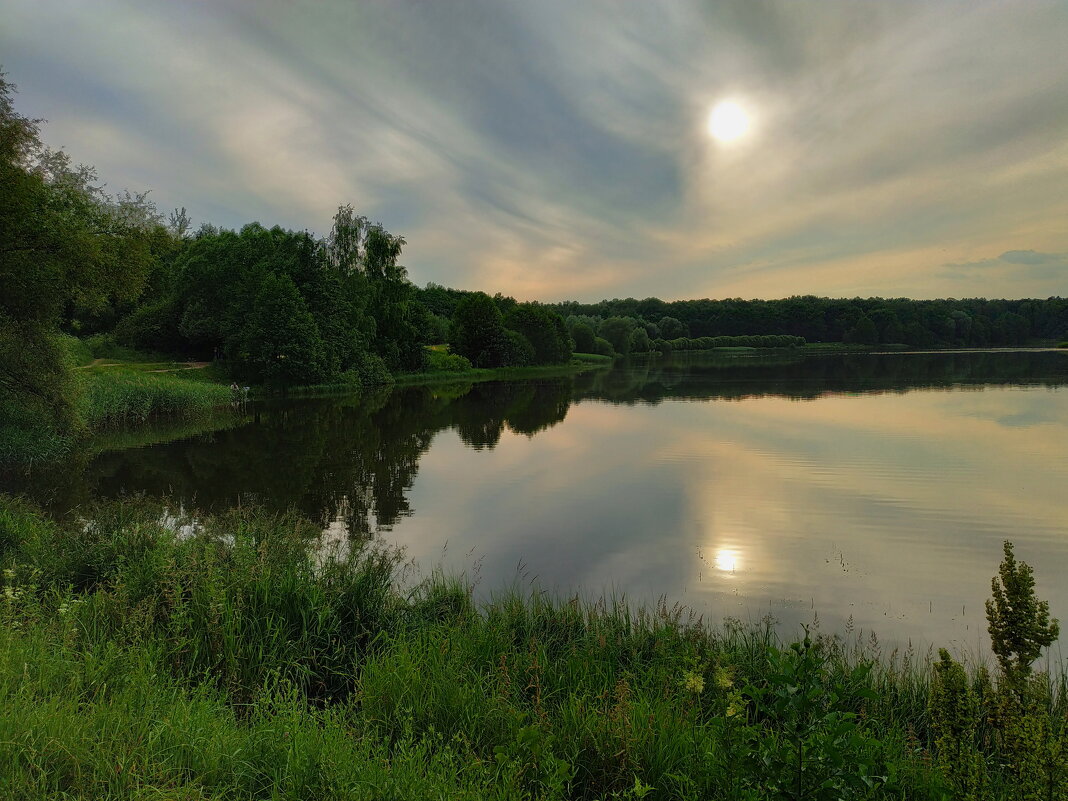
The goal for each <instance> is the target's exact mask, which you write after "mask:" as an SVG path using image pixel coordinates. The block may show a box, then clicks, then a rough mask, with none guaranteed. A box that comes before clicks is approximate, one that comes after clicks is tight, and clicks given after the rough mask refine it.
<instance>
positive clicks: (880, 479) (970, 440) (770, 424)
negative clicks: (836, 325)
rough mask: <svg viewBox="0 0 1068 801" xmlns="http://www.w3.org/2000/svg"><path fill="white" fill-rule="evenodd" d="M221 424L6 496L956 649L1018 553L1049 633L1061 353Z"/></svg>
mask: <svg viewBox="0 0 1068 801" xmlns="http://www.w3.org/2000/svg"><path fill="white" fill-rule="evenodd" d="M220 426H221V428H219V430H216V431H214V432H211V433H206V434H200V435H196V436H184V437H183V433H184V432H182V431H181V430H180V429H178V430H173V431H168V430H167V429H160V430H158V431H153V432H150V433H146V434H138V435H135V436H126V437H124V438H122V439H116V440H115V441H113V442H110V443H103V444H102V445H101V447H104V446H106V447H110V448H113V450H106V451H104V452H101V453H98V454H97V455H95V456H84V457H82V458H81V459H80V460H78V461H77V462H76V463H73V464H70V465H66V466H64V467H62V468H58V469H55V470H51V471H43V472H42V471H38V472H36V473H35V474H34V475H33V476H32V477H31V478H30V479H28V480H27V479H20V480H17V481H16V480H15V479H10V478H9V479H8V482H9V483H16V484H18V485H19V486H20V487H22V488H23V489H29V490H30V491H32V492H33V493H34V494H36V495H38V497H40V498H42V499H43V500H45V501H46V502H47V503H50V504H53V505H54V506H56V507H58V508H70V507H71V506H74V505H77V504H83V503H85V502H86V501H88V500H90V499H92V498H93V497H97V496H114V495H118V494H121V493H125V492H140V493H147V494H149V495H152V496H156V495H160V496H162V495H166V496H170V497H171V498H174V499H179V500H184V501H186V502H188V503H192V504H196V505H198V506H200V507H211V508H221V507H225V506H228V505H231V504H236V503H238V502H242V503H248V502H251V501H254V502H257V503H260V504H263V505H266V506H267V507H270V508H286V507H290V506H296V507H298V508H299V509H301V510H302V511H303V512H305V513H306V514H308V515H310V516H312V517H313V518H315V519H317V520H319V521H320V522H321V524H322V526H323V528H324V530H327V531H328V532H329V534H330V536H332V537H340V538H345V537H349V536H352V537H362V536H367V535H369V534H372V533H378V534H379V535H380V536H382V537H383V538H385V539H386V540H387V541H389V542H393V543H397V544H399V545H403V546H404V547H405V548H406V549H407V553H408V556H409V557H410V558H411V559H413V560H414V561H415V562H416V564H417V565H418V566H419V568H420V569H421V570H423V571H424V572H426V571H428V570H430V569H432V568H434V567H436V566H439V565H441V566H443V567H445V569H446V571H447V572H449V571H452V572H460V571H465V572H466V573H467V575H468V576H469V577H472V578H473V579H476V580H477V581H478V585H477V586H478V591H479V592H480V593H484V594H489V593H492V592H493V591H495V590H498V589H500V588H502V587H505V586H508V585H510V584H512V583H513V582H534V583H536V584H537V585H538V586H540V587H542V588H546V589H548V590H550V591H555V592H558V593H560V594H571V593H579V594H582V595H585V596H597V595H600V594H601V593H602V592H605V591H608V592H614V593H616V594H622V593H625V594H626V595H627V596H628V597H629V598H632V599H635V600H650V599H656V598H658V597H660V596H666V597H667V598H668V599H669V600H670V601H681V602H683V603H686V604H688V605H690V606H692V607H694V608H695V609H697V610H698V611H699V612H701V613H703V614H705V615H706V616H711V617H714V618H719V617H723V616H725V615H730V616H734V617H738V618H741V619H743V620H746V619H758V618H760V617H762V616H763V615H765V614H768V613H770V614H772V615H773V616H774V617H775V618H777V619H778V620H780V621H782V622H783V624H784V626H786V627H791V626H792V625H794V624H796V623H797V622H807V621H811V620H812V619H813V617H814V615H817V614H818V616H819V620H820V626H821V628H822V630H824V631H838V632H843V633H844V632H846V631H853V632H860V631H863V632H868V631H870V630H873V629H874V630H875V631H876V632H878V634H879V636H880V637H881V638H882V639H883V640H884V641H886V640H890V641H893V642H895V643H904V642H906V641H907V640H908V639H910V638H911V640H912V641H913V643H915V644H919V645H921V647H926V646H927V645H929V644H932V643H934V644H951V645H954V646H956V647H957V648H959V649H962V650H966V651H970V652H976V651H978V650H979V649H980V648H981V647H984V648H985V646H983V645H982V644H983V643H984V642H985V622H984V617H983V600H984V598H986V597H987V596H988V595H989V591H990V577H991V576H992V575H993V574H994V573H995V571H996V568H997V564H998V562H999V560H1000V556H1001V554H1000V549H1001V542H1002V540H1004V539H1006V538H1011V539H1012V540H1014V541H1015V543H1016V545H1017V554H1018V556H1019V557H1020V558H1023V559H1025V560H1026V561H1028V562H1030V563H1031V564H1032V565H1034V567H1035V569H1036V574H1037V580H1038V589H1039V593H1040V594H1041V595H1042V596H1043V597H1046V598H1048V599H1049V600H1050V602H1051V607H1052V611H1053V613H1054V614H1055V615H1057V616H1059V617H1060V618H1061V619H1062V620H1065V619H1068V582H1065V581H1064V571H1065V567H1066V566H1068V516H1066V511H1068V449H1066V447H1065V446H1066V445H1068V353H1064V352H1061V353H1056V352H1053V353H1050V352H1046V353H1035V352H1031V353H982V354H977V353H958V354H895V355H884V356H879V355H856V356H846V357H842V356H837V357H807V358H797V357H794V358H789V357H783V358H777V359H735V360H725V359H719V360H710V359H708V358H705V359H701V358H697V357H691V358H690V359H676V360H675V361H673V362H671V363H669V364H666V365H665V364H652V365H631V366H628V367H624V368H617V369H615V370H611V371H605V370H602V371H599V372H596V373H589V374H584V375H580V376H575V377H569V378H565V379H551V380H537V381H532V382H508V383H491V384H476V385H474V386H471V385H462V386H440V387H433V388H409V389H399V390H396V391H394V392H383V393H378V394H376V395H373V396H369V397H363V398H359V399H343V400H339V399H331V400H314V401H300V402H297V401H294V402H290V403H277V404H264V405H262V406H254V407H251V408H249V409H245V410H242V411H240V412H238V413H236V414H235V416H234V418H233V419H232V420H228V421H222V422H220ZM168 438H172V439H171V441H167V440H168ZM151 440H155V441H157V442H158V444H141V445H140V446H138V447H130V446H132V445H136V444H137V443H138V442H139V441H140V442H145V441H151Z"/></svg>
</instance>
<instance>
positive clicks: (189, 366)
mask: <svg viewBox="0 0 1068 801" xmlns="http://www.w3.org/2000/svg"><path fill="white" fill-rule="evenodd" d="M158 363H159V364H162V362H158ZM171 363H172V364H181V365H183V366H182V367H162V368H160V369H159V370H143V371H142V372H145V373H179V372H181V371H182V370H203V369H204V368H205V367H207V366H208V365H210V364H211V362H171ZM129 364H136V362H116V361H110V360H108V359H93V360H92V361H91V362H89V364H83V365H81V366H80V367H75V368H74V369H75V370H88V369H89V368H90V367H122V366H124V365H129Z"/></svg>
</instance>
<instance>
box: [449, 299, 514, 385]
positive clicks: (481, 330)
mask: <svg viewBox="0 0 1068 801" xmlns="http://www.w3.org/2000/svg"><path fill="white" fill-rule="evenodd" d="M449 350H450V351H452V352H453V353H455V354H457V355H459V356H463V357H464V358H465V359H468V360H469V361H470V362H471V364H473V365H474V366H475V367H505V366H508V365H514V364H515V363H516V362H515V361H511V360H514V359H515V358H516V356H517V355H520V356H521V355H522V353H521V351H522V349H521V348H520V349H519V350H520V353H519V354H517V353H515V352H514V351H515V350H516V348H515V340H514V338H513V339H512V340H509V337H508V333H507V330H506V329H505V327H504V316H503V315H502V314H501V311H500V309H498V308H497V304H496V303H494V302H493V299H492V298H491V297H490V296H489V295H487V294H485V293H484V292H475V293H472V294H470V295H468V296H466V297H465V298H463V300H461V301H460V302H459V304H457V306H456V314H455V316H454V317H453V320H452V325H451V326H450V328H449Z"/></svg>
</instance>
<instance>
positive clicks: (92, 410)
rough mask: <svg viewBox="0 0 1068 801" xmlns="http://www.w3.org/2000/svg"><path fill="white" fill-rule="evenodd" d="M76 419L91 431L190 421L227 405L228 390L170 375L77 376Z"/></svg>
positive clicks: (112, 372)
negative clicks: (156, 421)
mask: <svg viewBox="0 0 1068 801" xmlns="http://www.w3.org/2000/svg"><path fill="white" fill-rule="evenodd" d="M78 384H79V386H80V388H81V391H80V394H79V398H78V413H79V417H80V419H81V420H82V421H83V422H84V423H85V425H87V426H89V427H90V428H92V429H95V430H99V429H101V428H104V427H114V426H119V425H127V424H131V423H142V422H144V421H146V420H149V419H151V418H156V417H176V418H190V417H197V416H203V415H205V414H207V413H209V412H210V411H211V410H212V409H214V408H217V407H219V406H225V405H228V404H229V403H230V402H231V400H232V397H231V394H230V390H228V389H227V388H226V387H225V386H221V385H219V384H213V383H200V382H195V381H186V380H183V379H181V378H178V377H177V376H175V375H173V374H154V375H149V374H144V373H138V372H132V371H127V370H123V369H122V368H121V367H119V368H109V369H108V370H107V371H106V372H98V373H85V374H83V375H79V376H78Z"/></svg>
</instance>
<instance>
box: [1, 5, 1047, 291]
mask: <svg viewBox="0 0 1068 801" xmlns="http://www.w3.org/2000/svg"><path fill="white" fill-rule="evenodd" d="M1066 36H1068V7H1066V6H1064V4H1063V3H1059V2H1054V1H1053V0H1048V1H1041V2H1032V3H1028V4H1005V3H996V2H979V3H974V4H968V5H966V6H962V5H961V4H959V3H956V2H951V0H937V1H936V0H932V1H931V2H924V3H920V2H902V3H885V4H872V3H868V2H859V1H858V0H828V2H821V3H818V4H817V3H796V2H787V1H786V0H781V1H779V2H773V1H771V0H732V2H725V3H714V4H711V3H699V2H689V1H688V0H676V2H670V3H661V4H656V5H650V4H641V3H622V4H621V3H618V2H609V0H593V1H592V2H589V3H581V4H576V3H572V2H569V0H544V1H543V2H538V3H526V4H519V3H515V4H512V3H499V2H492V0H462V1H458V2H450V3H447V4H444V3H414V2H389V3H387V2H365V3H349V2H341V0H337V2H327V3H322V2H310V0H304V1H303V2H280V0H278V1H276V0H272V1H271V2H255V3H253V2H247V1H246V0H222V1H220V2H212V3H207V2H198V1H197V0H174V2H169V3H166V4H145V3H140V2H133V1H132V0H100V1H99V2H96V3H93V4H86V3H80V2H74V0H70V1H69V2H59V3H50V4H43V3H39V2H35V1H34V0H10V2H8V3H7V4H6V5H5V25H4V26H3V28H0V52H3V53H4V56H3V58H4V62H3V66H4V67H5V69H7V70H8V71H9V72H10V74H11V77H12V79H13V80H14V81H15V82H16V83H18V84H19V86H20V90H21V95H20V96H19V98H18V99H17V102H18V105H19V108H20V109H21V110H22V111H23V112H24V113H28V114H31V115H34V116H43V117H47V118H49V119H50V122H49V124H48V125H47V126H46V128H45V137H46V139H47V141H49V142H50V143H52V144H56V145H61V144H62V145H66V146H67V147H68V148H69V149H70V151H71V152H72V154H73V155H74V157H75V158H76V159H78V160H82V161H85V162H89V163H93V164H96V166H97V167H98V168H99V170H100V173H101V175H102V176H103V177H104V178H105V179H106V180H108V181H109V183H110V184H111V185H112V186H114V187H117V188H119V187H124V186H129V187H131V188H135V189H142V188H149V189H152V190H153V197H154V198H155V199H156V200H157V202H158V203H160V205H161V206H163V207H165V208H167V207H171V206H179V205H184V206H187V207H188V208H189V209H190V211H191V212H192V213H193V214H194V216H195V217H196V218H198V219H200V220H210V221H213V222H216V223H219V224H223V225H230V226H238V225H241V224H243V223H244V222H247V221H249V220H252V219H259V220H261V221H263V222H265V223H275V222H277V223H280V224H283V225H287V226H291V227H297V228H311V229H313V230H319V231H323V230H325V229H326V228H327V227H328V226H329V218H330V215H331V212H332V209H333V208H335V207H336V206H337V205H338V204H340V203H346V202H350V203H352V204H353V205H355V206H356V207H357V208H358V209H359V210H360V211H361V212H362V213H365V214H368V215H369V216H372V217H374V218H376V219H379V220H381V221H382V222H383V223H384V224H385V225H386V226H387V227H389V228H390V229H392V230H395V231H398V232H399V233H402V234H404V235H405V237H406V238H407V240H408V242H409V246H408V248H407V250H406V253H405V260H406V262H407V264H408V267H409V270H410V274H411V275H412V277H413V279H414V280H416V281H418V282H425V281H427V280H433V281H437V282H440V283H445V284H450V285H454V286H465V287H481V288H486V289H489V290H491V291H498V290H499V291H503V292H511V293H514V294H517V295H519V296H522V297H538V298H542V299H561V298H565V297H577V298H582V299H597V298H600V297H605V296H608V297H613V296H626V295H635V296H647V295H658V296H661V297H667V298H673V297H687V296H700V295H711V296H723V295H731V296H735V295H742V296H763V297H776V296H782V295H786V294H792V293H798V292H812V293H825V294H846V295H855V294H862V295H863V294H880V295H911V296H916V297H931V296H936V295H940V294H942V295H945V294H953V295H956V296H960V295H967V294H986V295H1011V296H1019V295H1020V294H1035V295H1041V296H1045V295H1049V294H1062V293H1063V292H1064V287H1065V281H1064V278H1065V272H1064V269H1065V265H1064V261H1063V258H1061V257H1059V256H1057V257H1056V258H1052V260H1048V261H1043V262H1034V261H1032V262H1027V261H1023V262H1019V261H1013V258H1014V257H1012V256H1009V257H1008V258H1006V257H1005V256H1002V257H1000V258H998V259H997V260H996V262H997V263H996V264H994V265H991V266H990V267H988V268H979V269H978V270H969V269H966V268H963V267H961V266H960V265H965V264H969V263H976V262H982V261H983V260H984V259H990V258H991V257H990V255H989V254H992V253H1003V254H1010V253H1011V252H1013V251H1016V252H1024V251H1035V252H1037V253H1038V254H1047V255H1049V256H1051V257H1053V256H1056V254H1063V253H1064V252H1065V251H1068V229H1065V227H1064V225H1063V220H1064V219H1065V217H1066V214H1068V193H1065V192H1064V186H1065V185H1068V141H1066V140H1065V137H1064V131H1066V130H1068V105H1066V104H1065V103H1064V102H1063V98H1064V97H1065V96H1068V62H1065V60H1064V59H1057V58H1054V57H1051V56H1052V54H1055V53H1057V52H1060V51H1061V49H1062V48H1063V42H1064V40H1065V38H1066ZM725 96H731V97H734V98H736V99H738V101H739V102H740V103H742V104H743V105H744V106H745V107H747V108H748V109H749V110H750V111H751V113H752V115H753V135H752V136H751V137H749V138H748V139H746V140H744V141H742V142H740V143H737V145H735V146H731V147H724V146H718V145H716V144H715V143H714V142H713V141H712V140H711V139H710V138H709V137H708V135H707V133H706V130H705V117H706V115H707V113H708V110H709V108H710V107H711V105H712V103H713V102H715V101H716V100H717V99H719V98H721V97H725ZM1018 258H1024V259H1026V258H1031V257H1028V256H1023V257H1018ZM947 265H955V266H956V268H954V267H951V266H947ZM1024 268H1027V269H1026V270H1025V269H1024ZM979 273H981V275H979Z"/></svg>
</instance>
